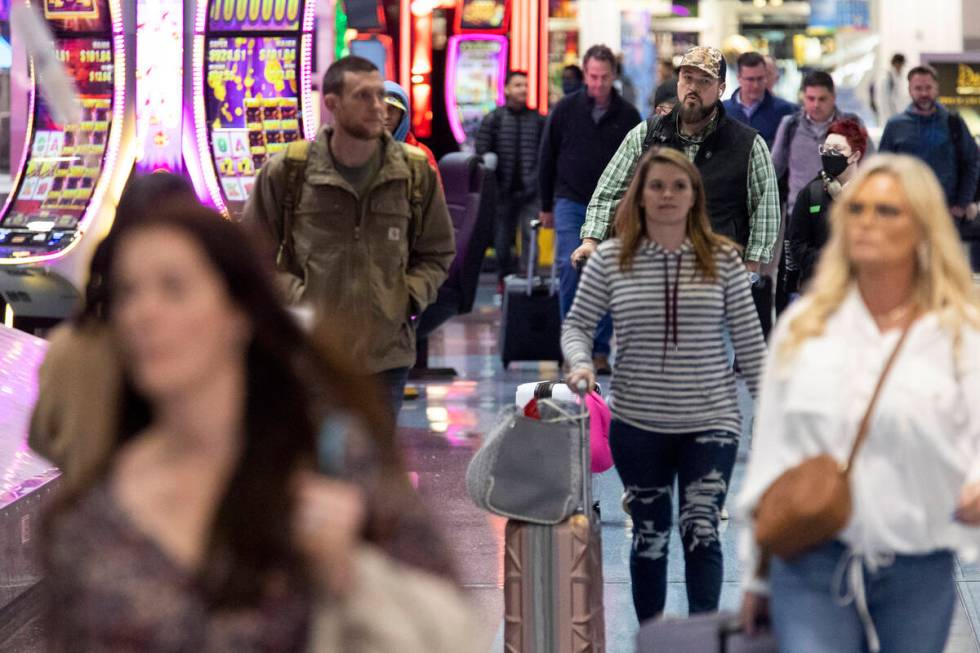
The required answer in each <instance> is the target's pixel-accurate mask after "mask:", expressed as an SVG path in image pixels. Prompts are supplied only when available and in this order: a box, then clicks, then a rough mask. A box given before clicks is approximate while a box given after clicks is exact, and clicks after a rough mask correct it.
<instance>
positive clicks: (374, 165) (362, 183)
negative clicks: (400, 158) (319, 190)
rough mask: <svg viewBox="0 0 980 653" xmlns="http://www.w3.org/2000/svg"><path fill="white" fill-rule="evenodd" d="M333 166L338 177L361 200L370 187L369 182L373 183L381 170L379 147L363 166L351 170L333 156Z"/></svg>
mask: <svg viewBox="0 0 980 653" xmlns="http://www.w3.org/2000/svg"><path fill="white" fill-rule="evenodd" d="M333 165H334V167H335V168H337V172H339V173H340V176H341V177H343V178H344V179H345V180H346V181H347V183H348V184H350V185H351V186H353V187H354V192H355V193H357V198H358V199H363V198H364V195H365V194H366V193H367V191H368V189H369V188H370V187H371V182H373V181H374V178H375V177H377V176H378V172H379V171H380V170H381V147H377V148H376V149H375V150H374V154H372V155H371V158H370V159H368V160H367V161H366V162H365V163H364V165H360V166H357V167H353V168H352V167H349V166H345V165H344V164H343V163H341V162H340V161H338V160H337V157H336V156H334V160H333Z"/></svg>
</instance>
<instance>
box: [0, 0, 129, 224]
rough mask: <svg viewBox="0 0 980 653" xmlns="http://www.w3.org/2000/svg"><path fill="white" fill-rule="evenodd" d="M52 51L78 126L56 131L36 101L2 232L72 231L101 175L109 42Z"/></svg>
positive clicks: (76, 41)
mask: <svg viewBox="0 0 980 653" xmlns="http://www.w3.org/2000/svg"><path fill="white" fill-rule="evenodd" d="M75 4H81V3H75ZM57 47H58V51H57V56H58V58H59V59H60V60H61V61H63V62H64V64H65V66H66V68H67V70H68V72H69V74H70V75H71V76H72V77H73V78H74V80H75V83H76V85H77V87H78V91H79V96H80V101H81V105H82V120H81V122H79V123H77V124H66V125H58V124H57V123H55V121H54V120H53V119H52V117H51V114H50V112H49V111H48V108H47V106H46V105H45V103H44V100H43V98H42V97H41V96H37V98H36V100H35V107H34V117H33V118H34V129H33V135H32V138H31V143H30V159H29V162H28V165H27V169H26V170H25V171H24V174H23V175H22V176H21V181H20V185H19V187H18V188H17V193H16V196H15V198H14V200H13V203H12V204H11V207H10V210H9V211H8V212H7V215H6V217H5V218H4V220H3V223H2V225H0V226H2V227H5V228H10V227H21V228H26V227H27V226H28V224H30V223H52V225H51V226H52V227H53V228H54V229H66V230H71V229H74V228H76V227H77V226H78V222H79V221H80V220H81V218H82V216H83V215H84V214H85V209H86V208H87V207H88V203H89V200H90V199H91V197H92V193H93V191H94V189H95V185H96V182H97V181H98V179H99V176H100V174H101V173H102V166H103V159H104V157H105V152H106V145H107V143H108V135H109V126H110V123H111V121H112V100H113V96H112V93H113V55H112V44H111V42H110V41H109V40H108V39H93V38H69V39H59V40H58V41H57Z"/></svg>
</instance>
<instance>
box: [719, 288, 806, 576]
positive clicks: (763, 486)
mask: <svg viewBox="0 0 980 653" xmlns="http://www.w3.org/2000/svg"><path fill="white" fill-rule="evenodd" d="M805 301H806V300H800V301H798V302H797V303H796V305H795V306H793V307H792V308H790V310H789V311H787V313H786V314H785V315H784V317H783V318H782V319H781V320H780V321H779V323H778V324H777V326H776V329H775V331H774V332H773V336H772V341H771V346H770V349H769V354H768V357H767V359H766V363H765V368H764V370H763V373H762V382H761V385H760V390H759V398H758V401H757V402H756V407H755V422H754V425H753V431H752V452H751V455H750V456H749V463H748V468H747V470H746V475H745V482H744V484H743V485H742V491H741V493H740V494H739V496H738V501H737V504H736V508H737V510H738V513H739V514H740V515H741V516H742V517H743V518H744V519H745V520H746V521H747V522H748V523H749V524H750V527H749V528H745V529H743V531H742V534H741V536H740V538H739V558H740V559H741V562H742V570H743V571H742V587H743V588H744V589H746V590H748V591H752V592H756V593H760V594H762V593H767V591H768V588H767V585H766V582H765V579H760V578H756V572H757V570H758V568H759V557H760V551H759V547H758V545H757V544H756V542H755V536H754V535H755V516H754V512H755V508H756V506H757V504H758V502H759V499H761V498H762V495H763V494H765V491H766V490H767V489H768V488H769V485H770V484H771V483H772V482H773V481H774V480H775V479H776V478H778V476H779V475H780V474H781V473H782V472H783V471H784V470H783V468H782V462H781V461H782V460H783V459H784V458H785V457H784V455H783V454H784V451H783V448H784V447H785V441H784V439H783V438H782V434H783V432H784V430H785V429H784V424H785V414H784V412H783V402H784V398H785V394H786V385H787V380H786V378H785V376H784V374H783V370H785V364H784V363H783V362H782V361H781V360H780V353H779V352H780V349H781V348H782V345H783V343H784V342H785V340H786V334H787V331H788V327H787V324H788V322H789V321H791V320H792V319H793V316H794V315H795V314H796V313H797V312H798V311H799V308H800V305H801V304H802V303H804V302H805Z"/></svg>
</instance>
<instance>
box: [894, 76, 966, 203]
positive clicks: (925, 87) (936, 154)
mask: <svg viewBox="0 0 980 653" xmlns="http://www.w3.org/2000/svg"><path fill="white" fill-rule="evenodd" d="M908 80H909V95H911V96H912V104H910V105H909V107H908V108H907V109H906V110H905V112H904V113H899V114H897V115H894V116H892V117H891V118H889V119H888V124H887V125H885V131H884V133H883V134H882V135H881V145H880V146H879V149H880V150H881V151H882V152H896V153H898V154H911V155H912V156H916V157H919V158H920V159H922V160H923V161H925V162H926V164H928V166H929V167H930V168H932V171H933V172H934V173H936V177H938V178H939V183H940V184H941V185H942V187H943V190H944V191H945V192H946V203H947V205H948V206H949V210H950V213H952V214H953V217H955V218H959V219H962V218H963V217H964V216H966V209H967V207H968V206H969V205H970V204H971V203H972V202H973V198H974V197H975V195H976V188H977V169H978V166H980V162H978V154H977V144H976V142H975V141H974V140H973V136H971V135H970V130H969V129H967V126H966V123H965V122H963V118H961V117H959V116H952V115H950V112H949V110H948V109H947V108H946V107H944V106H943V105H942V104H940V103H939V102H938V100H937V98H938V97H939V77H938V76H937V75H936V70H935V69H934V68H932V67H931V66H916V67H915V68H913V69H912V70H910V71H909V74H908ZM957 132H959V133H957Z"/></svg>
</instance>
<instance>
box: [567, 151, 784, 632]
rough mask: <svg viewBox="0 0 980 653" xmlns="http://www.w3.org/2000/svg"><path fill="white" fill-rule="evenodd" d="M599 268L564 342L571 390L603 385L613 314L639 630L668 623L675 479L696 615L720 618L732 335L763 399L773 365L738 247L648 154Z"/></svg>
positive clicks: (680, 171)
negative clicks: (602, 330)
mask: <svg viewBox="0 0 980 653" xmlns="http://www.w3.org/2000/svg"><path fill="white" fill-rule="evenodd" d="M615 233H616V237H615V238H612V239H610V240H607V241H605V242H604V243H602V244H601V245H600V246H599V248H598V249H597V250H596V252H595V254H593V255H592V256H591V257H590V258H589V262H588V264H587V265H586V267H585V270H584V272H583V274H582V279H581V281H580V283H579V290H578V294H577V295H576V297H575V303H574V304H573V306H572V309H571V312H570V313H569V315H568V317H567V318H566V320H565V323H564V327H563V330H562V350H563V351H564V355H565V358H566V360H568V361H569V363H570V365H571V369H572V372H571V373H570V374H569V377H568V382H569V383H570V384H572V385H573V387H574V385H575V384H577V383H578V382H579V381H580V380H581V379H585V380H587V381H588V382H589V383H592V382H593V381H594V380H595V378H594V377H595V372H594V370H593V369H592V334H593V333H595V327H596V324H597V323H598V321H599V319H600V318H601V317H602V316H603V315H604V314H605V313H606V312H607V311H610V312H611V313H612V318H613V326H614V330H615V332H616V339H617V355H616V362H615V365H614V366H613V377H612V383H611V388H612V393H611V394H612V399H611V401H610V408H611V409H612V414H613V422H612V427H611V430H610V444H611V447H612V453H613V459H614V461H615V463H616V468H617V470H618V471H619V475H620V477H621V478H622V480H623V484H624V485H625V486H626V489H627V494H628V496H629V508H630V512H631V514H632V517H633V550H632V555H631V560H630V573H631V576H632V581H633V603H634V606H635V608H636V613H637V616H638V617H639V619H640V621H644V620H646V619H650V618H653V617H656V616H658V615H660V614H661V613H662V612H663V609H664V603H665V601H666V594H667V543H668V541H669V539H670V531H671V528H672V516H673V491H674V481H675V478H676V479H677V481H678V487H679V488H680V492H679V496H678V500H679V504H680V513H679V514H680V519H679V527H680V534H681V538H682V540H683V543H684V558H685V567H686V579H687V598H688V607H689V610H690V612H691V613H692V614H693V613H699V612H711V611H714V610H717V608H718V597H719V594H720V593H721V582H722V552H721V543H720V540H719V536H718V524H719V521H720V512H721V509H722V506H723V505H724V503H725V497H726V495H727V493H728V486H729V481H730V479H731V474H732V468H733V467H734V465H735V454H736V451H737V449H738V439H739V434H740V433H741V415H740V413H739V408H738V401H737V396H736V389H735V373H734V372H733V370H732V365H731V361H730V359H729V354H728V350H727V349H726V344H725V343H726V336H725V334H726V332H727V333H729V334H730V336H731V341H732V343H733V344H734V348H735V354H736V355H737V357H738V361H739V366H740V367H741V370H742V373H743V375H744V376H745V379H746V381H747V382H748V385H749V390H750V391H751V393H752V395H753V397H754V396H755V393H756V389H757V387H758V382H759V376H760V373H761V370H762V361H763V357H764V354H765V342H764V340H763V337H762V328H761V327H760V325H759V319H758V317H757V314H756V312H755V307H754V304H753V302H752V293H751V289H750V285H749V278H748V273H747V271H746V268H745V265H744V264H743V262H742V260H741V258H740V256H739V251H738V247H737V246H736V245H735V244H734V243H732V242H731V241H729V240H728V239H726V238H724V237H722V236H719V235H717V234H714V233H713V232H712V231H711V227H710V223H709V221H708V215H707V209H706V202H705V195H704V189H703V186H702V182H701V176H700V174H699V173H698V171H697V168H695V167H694V165H693V164H692V163H691V162H690V161H688V159H687V157H685V156H684V154H683V153H681V152H678V151H676V150H673V149H668V148H659V149H654V150H651V151H650V152H649V153H647V154H646V155H645V156H644V157H643V159H641V160H640V163H639V164H638V166H637V171H636V174H635V176H634V177H633V181H632V183H631V184H630V187H629V190H628V191H627V193H626V196H625V197H624V198H623V200H622V202H620V205H619V209H618V210H617V212H616V220H615Z"/></svg>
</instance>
